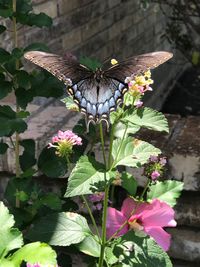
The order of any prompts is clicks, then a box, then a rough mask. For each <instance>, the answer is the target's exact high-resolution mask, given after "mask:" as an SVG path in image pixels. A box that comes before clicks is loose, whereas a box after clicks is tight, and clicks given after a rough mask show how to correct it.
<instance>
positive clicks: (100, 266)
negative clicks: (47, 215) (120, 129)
mask: <svg viewBox="0 0 200 267" xmlns="http://www.w3.org/2000/svg"><path fill="white" fill-rule="evenodd" d="M100 139H101V145H102V152H103V158H104V164H105V172H104V180H105V181H106V170H107V167H108V169H109V167H110V165H108V166H107V162H106V154H105V142H104V136H103V127H102V123H100ZM110 154H111V153H110V151H109V155H110ZM109 162H110V161H108V164H109ZM109 188H110V186H109V185H106V188H105V192H104V193H105V195H104V201H103V217H102V236H101V251H100V257H99V263H98V267H103V262H104V252H105V247H106V220H107V209H108V198H109Z"/></svg>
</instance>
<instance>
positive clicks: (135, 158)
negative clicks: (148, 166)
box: [112, 137, 161, 167]
mask: <svg viewBox="0 0 200 267" xmlns="http://www.w3.org/2000/svg"><path fill="white" fill-rule="evenodd" d="M160 153H161V151H160V149H158V148H156V147H154V146H153V145H151V144H149V143H147V142H144V141H141V140H137V139H133V138H132V137H127V138H125V139H124V140H123V141H122V140H121V139H116V140H115V141H114V142H113V150H112V156H113V158H114V165H113V167H116V166H119V165H124V166H129V167H141V165H142V164H144V163H146V162H147V161H148V159H149V157H150V156H151V155H155V156H157V155H159V154H160Z"/></svg>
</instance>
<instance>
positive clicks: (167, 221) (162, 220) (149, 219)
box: [142, 199, 176, 227]
mask: <svg viewBox="0 0 200 267" xmlns="http://www.w3.org/2000/svg"><path fill="white" fill-rule="evenodd" d="M149 208H150V209H148V210H146V211H145V210H144V211H143V213H142V223H143V225H144V226H145V227H151V226H155V227H156V226H158V227H167V226H168V227H175V226H176V221H175V220H174V210H173V209H172V208H171V207H170V206H169V205H168V204H167V203H165V202H163V201H160V200H158V199H154V200H153V201H152V203H150V204H149Z"/></svg>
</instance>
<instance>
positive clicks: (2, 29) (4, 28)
mask: <svg viewBox="0 0 200 267" xmlns="http://www.w3.org/2000/svg"><path fill="white" fill-rule="evenodd" d="M5 31H6V27H5V26H3V25H0V34H1V33H3V32H5Z"/></svg>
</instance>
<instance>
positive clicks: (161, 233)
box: [107, 198, 176, 251]
mask: <svg viewBox="0 0 200 267" xmlns="http://www.w3.org/2000/svg"><path fill="white" fill-rule="evenodd" d="M134 210H135V212H134V213H133V215H131V213H132V212H133V211H134ZM126 221H128V223H127V224H126V225H125V226H124V227H123V228H122V229H121V231H120V232H119V233H118V234H117V236H121V235H124V234H125V233H126V232H128V231H129V230H130V229H133V230H137V231H144V232H145V233H146V234H148V235H150V236H151V237H152V238H153V239H154V240H155V241H156V242H157V243H158V245H160V246H161V247H162V248H163V250H165V251H166V250H168V249H169V246H170V238H171V236H170V234H168V233H167V232H166V231H165V230H164V229H163V227H175V226H176V221H175V220H174V210H173V209H172V208H171V207H170V206H169V205H168V204H166V203H165V202H163V201H160V200H158V199H154V200H153V201H152V202H151V203H140V204H137V202H136V201H134V200H133V199H132V198H126V199H125V200H124V202H123V205H122V208H121V211H118V210H116V209H114V208H108V217H107V237H108V238H110V237H111V236H112V235H113V234H114V233H115V232H116V231H117V230H118V229H119V228H120V227H121V226H122V224H123V223H124V222H126Z"/></svg>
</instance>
